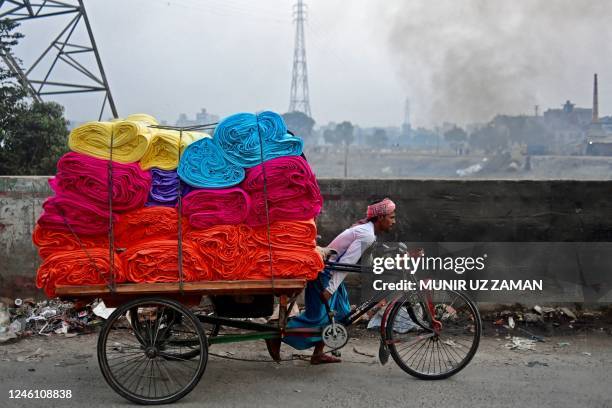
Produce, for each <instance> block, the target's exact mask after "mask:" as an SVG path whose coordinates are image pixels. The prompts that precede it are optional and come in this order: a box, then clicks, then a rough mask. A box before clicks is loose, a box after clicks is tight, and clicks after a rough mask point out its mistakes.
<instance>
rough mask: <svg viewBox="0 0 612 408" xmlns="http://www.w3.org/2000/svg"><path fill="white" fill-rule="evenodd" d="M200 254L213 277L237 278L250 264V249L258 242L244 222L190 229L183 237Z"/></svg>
mask: <svg viewBox="0 0 612 408" xmlns="http://www.w3.org/2000/svg"><path fill="white" fill-rule="evenodd" d="M185 238H186V239H187V240H189V241H190V242H191V243H192V244H193V246H194V247H195V248H197V250H198V253H199V254H200V257H201V258H202V263H203V266H204V267H206V268H208V269H209V273H210V274H211V275H212V276H213V277H214V279H221V280H240V279H243V277H244V276H245V275H246V274H247V273H248V271H249V268H250V267H251V253H252V252H251V251H253V250H254V249H255V248H256V246H257V244H256V243H255V241H254V240H253V232H252V230H251V228H249V227H248V226H246V225H216V226H214V227H211V228H207V229H205V230H197V231H195V230H194V231H192V232H190V233H189V234H187V235H186V237H185Z"/></svg>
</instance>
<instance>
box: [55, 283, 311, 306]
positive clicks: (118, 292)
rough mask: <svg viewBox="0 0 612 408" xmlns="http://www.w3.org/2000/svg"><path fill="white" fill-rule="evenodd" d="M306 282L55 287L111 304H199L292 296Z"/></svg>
mask: <svg viewBox="0 0 612 408" xmlns="http://www.w3.org/2000/svg"><path fill="white" fill-rule="evenodd" d="M305 285H306V280H305V279H275V280H274V281H271V280H248V281H247V280H240V281H198V282H183V288H182V290H181V287H180V284H179V283H178V282H164V283H120V284H117V285H116V286H115V290H114V291H111V289H110V288H109V287H108V286H107V285H83V286H64V285H58V286H57V287H56V289H55V292H56V294H57V296H59V297H60V298H61V299H65V300H87V299H93V298H102V299H103V300H104V303H106V304H107V305H108V306H113V305H117V304H121V303H123V302H125V301H127V300H131V299H134V298H137V297H146V296H155V295H163V296H164V297H169V298H174V299H177V300H180V301H181V302H182V303H185V304H191V305H194V304H199V303H200V300H201V298H202V296H205V295H269V294H274V295H277V296H281V297H292V296H295V295H298V294H299V293H300V292H301V291H302V290H303V289H304V286H305Z"/></svg>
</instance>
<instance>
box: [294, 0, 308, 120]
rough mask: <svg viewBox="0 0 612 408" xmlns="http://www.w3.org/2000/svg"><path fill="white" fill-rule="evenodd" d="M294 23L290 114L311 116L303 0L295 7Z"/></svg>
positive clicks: (298, 0) (299, 0)
mask: <svg viewBox="0 0 612 408" xmlns="http://www.w3.org/2000/svg"><path fill="white" fill-rule="evenodd" d="M293 21H294V22H295V45H294V49H293V72H292V75H291V95H290V97H289V112H295V111H299V112H303V113H305V114H306V115H308V116H311V114H310V99H309V96H308V69H307V67H306V43H305V38H304V21H306V5H305V4H304V2H303V1H302V0H297V3H296V4H295V5H294V6H293Z"/></svg>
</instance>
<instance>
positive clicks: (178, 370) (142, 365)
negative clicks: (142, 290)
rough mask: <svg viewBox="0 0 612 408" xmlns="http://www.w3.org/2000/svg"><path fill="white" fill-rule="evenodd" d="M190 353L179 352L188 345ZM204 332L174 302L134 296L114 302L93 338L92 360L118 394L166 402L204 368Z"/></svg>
mask: <svg viewBox="0 0 612 408" xmlns="http://www.w3.org/2000/svg"><path fill="white" fill-rule="evenodd" d="M183 342H188V343H189V344H195V346H193V347H197V352H198V355H197V356H194V357H193V358H192V359H184V358H181V357H180V356H181V355H182V354H183V353H185V352H187V351H189V352H191V351H192V350H193V349H191V348H187V349H186V348H185V346H183V345H182V343H183ZM207 360H208V348H207V341H206V335H205V333H204V331H203V330H202V327H201V325H200V322H199V321H198V319H197V318H196V317H195V316H194V315H193V313H191V311H189V309H186V308H185V307H184V306H183V305H181V304H180V303H179V302H176V301H173V300H169V299H162V298H149V299H137V300H134V301H131V302H129V303H127V304H125V305H123V306H121V307H119V308H117V309H116V310H115V311H114V312H113V313H112V314H111V315H110V316H109V318H108V320H107V321H106V324H105V325H104V327H103V328H102V331H101V332H100V337H99V338H98V363H99V364H100V369H101V371H102V375H103V376H104V378H105V380H106V382H107V383H108V384H109V385H110V386H111V388H113V390H115V391H116V392H117V393H118V394H119V395H121V396H123V397H124V398H126V399H128V400H130V401H132V402H136V403H139V404H146V405H153V404H166V403H170V402H174V401H177V400H179V399H181V398H182V397H184V396H185V395H187V394H188V393H189V392H190V391H191V390H192V389H193V388H194V387H195V386H196V385H197V384H198V382H199V381H200V378H201V377H202V375H203V374H204V370H205V369H206V362H207Z"/></svg>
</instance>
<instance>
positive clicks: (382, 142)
mask: <svg viewBox="0 0 612 408" xmlns="http://www.w3.org/2000/svg"><path fill="white" fill-rule="evenodd" d="M366 143H367V144H368V146H372V147H384V146H387V144H388V143H389V136H387V131H386V130H385V129H381V128H376V129H375V130H374V133H372V134H370V135H368V136H367V137H366Z"/></svg>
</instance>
